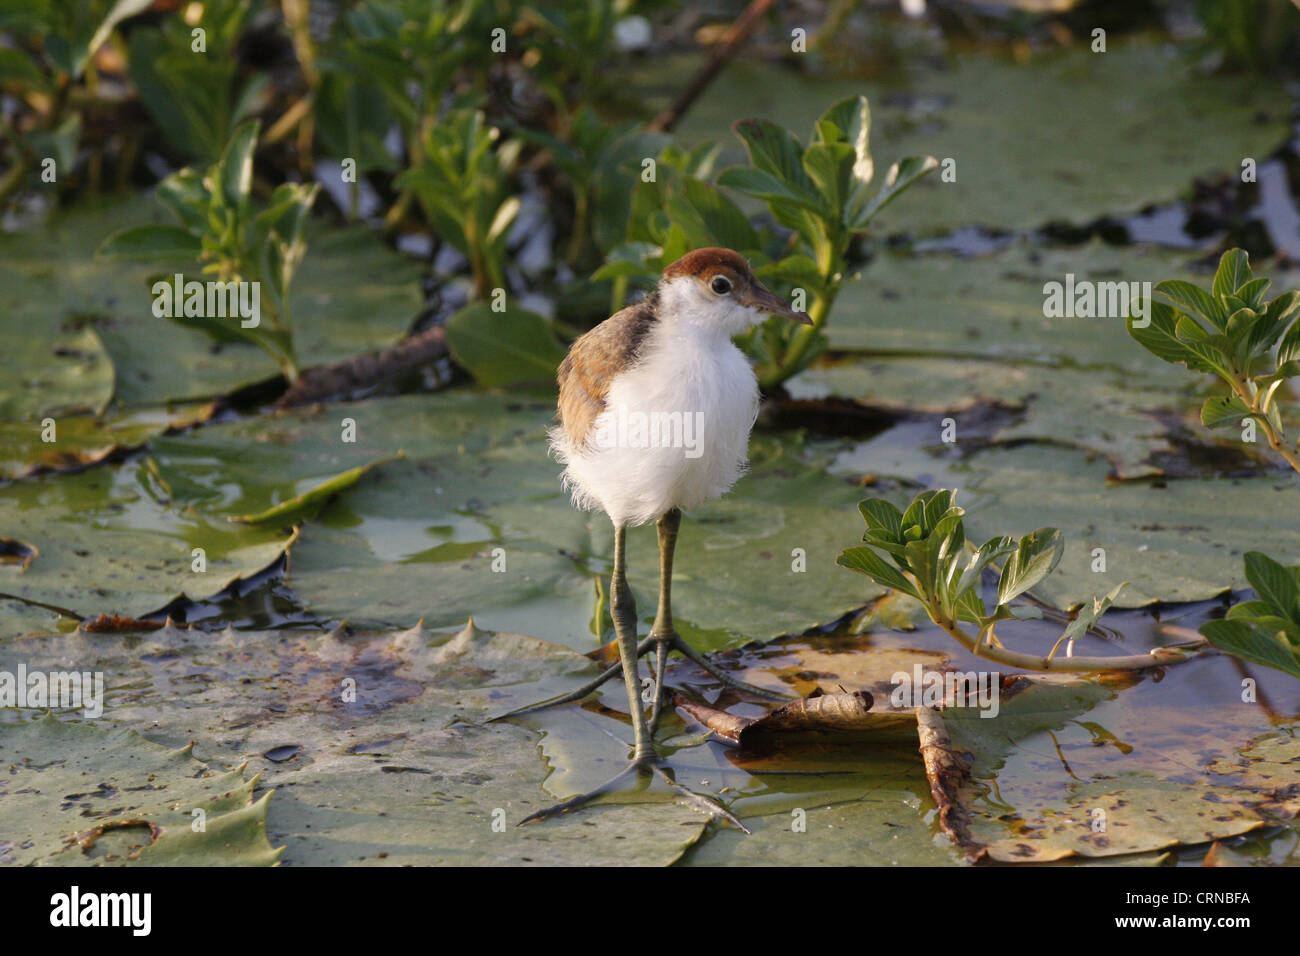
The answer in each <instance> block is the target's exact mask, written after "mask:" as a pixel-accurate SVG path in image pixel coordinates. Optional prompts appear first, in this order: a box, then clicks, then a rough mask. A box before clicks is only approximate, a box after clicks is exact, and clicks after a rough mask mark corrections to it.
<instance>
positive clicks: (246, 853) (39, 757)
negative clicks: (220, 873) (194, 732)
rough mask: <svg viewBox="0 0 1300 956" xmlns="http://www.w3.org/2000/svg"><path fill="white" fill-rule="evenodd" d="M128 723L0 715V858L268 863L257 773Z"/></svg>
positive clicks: (50, 862) (271, 860) (47, 862)
mask: <svg viewBox="0 0 1300 956" xmlns="http://www.w3.org/2000/svg"><path fill="white" fill-rule="evenodd" d="M192 750H193V744H189V745H186V746H183V747H180V748H179V749H176V750H171V749H168V748H166V747H161V746H159V745H158V744H156V743H153V742H152V741H150V740H148V739H146V738H144V737H142V736H140V734H138V733H136V732H135V731H134V730H131V729H129V728H128V729H119V730H109V729H106V728H102V727H101V726H99V725H97V724H95V723H91V722H83V723H70V722H64V721H61V720H59V719H58V718H56V717H55V716H54V715H53V714H48V715H46V716H45V717H44V718H42V719H40V720H31V721H28V722H26V723H15V722H12V721H9V722H0V763H3V764H4V765H5V766H7V767H8V768H9V769H8V772H7V773H5V774H4V776H3V778H0V813H3V814H4V819H5V839H4V840H3V841H0V863H16V864H35V865H39V866H86V865H100V866H104V865H108V866H126V865H136V866H272V865H274V864H275V863H276V861H277V860H278V859H279V857H280V853H281V852H282V850H283V847H281V848H280V849H279V850H276V849H272V847H271V844H270V843H269V842H268V841H267V838H266V812H267V803H268V800H269V798H270V794H269V793H268V794H266V795H264V796H262V797H261V798H260V799H256V800H255V799H254V798H253V788H254V787H255V786H256V785H257V782H258V778H257V777H256V776H254V777H252V778H250V779H248V780H245V779H244V771H243V767H242V766H240V767H237V768H236V769H234V770H231V771H229V772H226V773H221V772H218V771H214V770H213V769H212V768H211V767H209V766H207V765H206V764H204V763H202V762H201V761H198V760H195V759H194V756H193V754H192V753H191V751H192Z"/></svg>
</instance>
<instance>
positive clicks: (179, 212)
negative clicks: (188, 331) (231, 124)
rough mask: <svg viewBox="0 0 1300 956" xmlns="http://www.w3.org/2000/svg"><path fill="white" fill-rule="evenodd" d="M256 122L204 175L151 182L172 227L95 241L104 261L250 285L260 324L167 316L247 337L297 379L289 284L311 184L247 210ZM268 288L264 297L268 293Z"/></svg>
mask: <svg viewBox="0 0 1300 956" xmlns="http://www.w3.org/2000/svg"><path fill="white" fill-rule="evenodd" d="M258 131H259V124H258V122H257V121H256V120H250V121H248V122H246V123H244V124H242V125H241V126H239V128H238V129H236V130H235V132H234V135H233V136H231V138H230V142H229V143H228V144H226V148H225V150H224V151H223V152H222V154H221V158H220V159H218V160H217V162H216V163H214V164H212V165H211V166H210V167H208V169H207V170H206V171H204V172H199V171H197V170H195V169H191V168H186V169H182V170H180V171H178V172H176V173H173V174H172V175H171V176H168V177H167V178H166V179H165V180H163V181H162V182H161V183H159V185H158V191H157V197H158V199H159V201H160V202H162V203H163V205H165V206H167V207H168V209H170V210H171V212H172V213H173V214H174V215H175V216H176V218H177V220H178V221H179V225H175V226H169V225H148V226H135V227H132V228H129V229H123V230H119V231H118V232H115V233H113V234H112V235H111V236H109V237H108V238H107V239H105V240H104V242H103V243H102V244H101V245H100V247H99V250H98V253H97V254H98V255H99V256H100V257H101V258H104V259H125V260H144V261H149V262H155V261H158V260H160V259H164V260H165V259H171V260H175V261H177V262H178V263H197V264H200V265H201V271H202V273H203V274H205V275H207V276H212V277H215V279H216V280H217V281H220V282H223V283H227V282H249V283H252V282H257V283H259V285H258V289H259V293H260V298H259V307H260V314H261V321H260V323H259V324H258V325H257V326H255V327H251V328H245V327H244V326H243V323H242V322H241V321H240V320H239V319H238V318H237V317H235V318H220V317H216V316H206V315H205V316H199V317H194V316H189V317H186V316H184V315H183V314H182V313H181V310H180V309H175V310H173V312H172V314H171V318H172V320H173V321H175V322H178V323H179V324H181V325H185V326H188V327H191V328H198V329H200V330H201V331H203V332H205V333H207V334H208V335H210V336H211V337H212V338H213V339H215V340H216V341H221V342H247V343H250V344H253V345H256V346H258V347H259V348H261V349H263V350H265V351H266V352H267V353H268V354H269V355H270V356H271V357H272V358H273V359H275V361H276V362H277V364H279V366H280V368H281V370H282V371H283V373H284V375H285V377H286V378H287V379H288V380H289V381H290V382H291V383H292V382H294V381H296V380H297V378H298V373H299V368H298V362H297V358H296V357H295V353H294V347H293V323H292V317H291V314H290V308H289V301H290V289H291V286H292V283H293V276H294V272H295V271H296V270H297V268H298V265H299V263H300V262H301V261H302V258H303V256H304V255H305V253H306V249H307V244H306V240H305V239H304V236H303V231H304V228H305V226H306V224H307V219H308V216H309V214H310V212H311V207H312V204H313V203H314V202H315V201H316V195H317V193H318V191H319V189H320V187H319V186H318V185H310V186H307V185H301V184H298V183H282V184H281V185H280V186H278V187H277V188H276V189H275V191H274V192H273V193H272V194H271V198H270V201H269V202H268V203H267V205H266V206H265V208H262V209H260V210H258V209H255V208H254V204H253V199H252V188H253V153H254V151H255V150H256V148H257V138H258ZM268 293H269V294H268Z"/></svg>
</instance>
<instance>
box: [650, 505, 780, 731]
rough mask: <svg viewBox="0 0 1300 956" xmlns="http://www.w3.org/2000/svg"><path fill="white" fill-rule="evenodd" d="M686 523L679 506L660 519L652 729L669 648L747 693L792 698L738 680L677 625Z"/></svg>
mask: <svg viewBox="0 0 1300 956" xmlns="http://www.w3.org/2000/svg"><path fill="white" fill-rule="evenodd" d="M681 525H682V513H681V510H680V509H678V508H673V509H672V510H670V511H666V512H664V515H663V517H661V518H660V519H659V524H658V528H659V609H658V610H657V611H656V612H655V622H654V626H653V627H651V628H650V640H651V641H653V642H654V645H655V686H654V706H653V709H652V710H651V712H650V727H651V731H652V732H653V729H654V728H655V727H656V726H658V723H659V712H660V708H661V706H662V703H663V679H664V665H665V663H666V661H667V658H668V652H669V651H679V652H681V654H682V655H684V656H685V657H687V658H688V659H689V660H690V661H691V662H692V663H693V664H695V665H696V666H697V667H700V668H703V669H704V670H706V671H708V672H709V673H710V674H711V675H713V677H715V678H716V679H717V680H719V681H721V682H722V683H723V684H725V685H726V686H728V687H734V688H735V689H736V690H740V691H744V692H745V693H747V694H756V695H758V696H759V697H766V698H768V699H769V700H781V701H785V700H789V699H790V698H789V697H787V696H785V695H784V694H778V693H776V692H775V691H770V690H765V689H764V688H762V687H754V686H752V685H750V684H746V683H745V682H744V681H739V680H736V678H734V677H732V676H731V675H729V674H728V673H726V671H723V670H721V669H720V668H718V667H717V666H716V665H714V664H713V663H712V662H710V661H709V660H707V659H706V658H705V657H703V656H702V655H701V654H699V653H697V652H696V651H695V648H693V647H691V646H690V645H689V644H687V643H686V641H684V640H683V639H682V637H681V635H680V634H678V633H677V631H676V629H675V628H674V627H673V604H672V590H673V553H674V552H675V550H676V548H677V532H678V529H679V528H681Z"/></svg>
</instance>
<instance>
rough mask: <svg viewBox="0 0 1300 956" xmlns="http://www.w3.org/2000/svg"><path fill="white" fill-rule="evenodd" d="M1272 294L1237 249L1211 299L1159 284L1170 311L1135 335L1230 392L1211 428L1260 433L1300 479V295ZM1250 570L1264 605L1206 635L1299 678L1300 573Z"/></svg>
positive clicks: (1209, 418)
mask: <svg viewBox="0 0 1300 956" xmlns="http://www.w3.org/2000/svg"><path fill="white" fill-rule="evenodd" d="M1268 287H1269V280H1268V279H1265V278H1262V277H1261V278H1256V277H1255V276H1254V274H1253V273H1252V272H1251V268H1250V259H1249V257H1248V256H1247V255H1246V253H1245V252H1244V251H1243V250H1241V249H1229V250H1228V251H1227V252H1225V253H1224V254H1223V257H1222V258H1221V259H1220V260H1219V268H1218V270H1217V271H1216V272H1215V274H1214V281H1213V282H1212V283H1211V286H1210V291H1209V292H1206V291H1205V290H1204V289H1202V288H1199V287H1198V286H1195V285H1193V284H1192V283H1190V282H1182V281H1178V280H1168V281H1165V282H1161V283H1159V284H1158V285H1157V286H1156V291H1157V292H1159V293H1160V294H1161V295H1163V296H1164V297H1165V298H1166V299H1168V300H1169V302H1170V303H1172V304H1168V305H1167V304H1165V303H1162V302H1153V303H1152V304H1151V312H1150V322H1149V323H1146V324H1139V323H1138V322H1137V321H1135V319H1134V318H1133V317H1132V316H1130V317H1129V320H1128V330H1129V334H1130V335H1131V336H1133V338H1134V339H1136V340H1137V341H1138V343H1139V344H1141V345H1142V346H1143V347H1144V348H1145V349H1147V350H1148V351H1149V352H1151V353H1153V354H1155V355H1157V356H1159V357H1160V358H1162V359H1164V360H1165V361H1166V362H1175V363H1181V364H1183V365H1186V366H1187V367H1188V368H1189V369H1191V370H1192V371H1196V372H1205V373H1208V374H1211V375H1215V376H1217V377H1218V378H1219V379H1220V380H1221V381H1222V382H1223V383H1224V384H1225V385H1226V386H1227V394H1220V395H1214V396H1212V397H1210V398H1207V399H1206V400H1205V403H1204V404H1203V405H1202V406H1201V423H1202V424H1203V425H1205V427H1207V428H1226V427H1232V426H1239V425H1240V426H1252V427H1257V428H1258V429H1259V430H1260V431H1262V432H1263V433H1264V437H1265V438H1266V439H1267V441H1268V444H1269V447H1270V448H1272V449H1273V451H1275V452H1276V453H1277V454H1278V455H1279V456H1280V457H1281V458H1282V459H1283V460H1284V461H1286V463H1287V464H1289V465H1290V466H1291V467H1292V468H1293V469H1294V470H1295V471H1296V472H1297V473H1300V453H1298V449H1297V445H1296V443H1295V441H1294V440H1293V439H1291V438H1288V437H1287V434H1286V428H1285V425H1284V422H1283V420H1282V409H1281V405H1280V402H1279V392H1280V390H1281V387H1282V385H1283V384H1284V383H1285V382H1287V380H1289V379H1293V378H1295V377H1297V376H1300V292H1298V291H1295V290H1291V291H1289V292H1284V293H1282V294H1281V295H1279V296H1278V297H1277V298H1275V299H1272V300H1271V301H1266V300H1265V298H1264V293H1265V292H1266V291H1267V289H1268ZM1245 561H1246V579H1247V580H1248V581H1249V582H1250V584H1251V587H1253V588H1254V589H1255V593H1256V595H1257V597H1258V599H1257V600H1254V601H1246V602H1243V603H1241V604H1237V605H1235V606H1233V607H1232V608H1231V609H1230V610H1229V612H1228V615H1227V617H1226V618H1224V619H1223V620H1220V621H1209V622H1207V623H1206V624H1203V625H1202V626H1201V628H1200V631H1201V633H1202V634H1203V635H1205V637H1206V638H1207V639H1208V640H1209V641H1210V643H1211V644H1213V645H1214V646H1215V647H1217V648H1219V649H1220V650H1223V651H1227V652H1228V653H1230V654H1235V655H1237V656H1238V657H1241V658H1244V659H1245V660H1249V661H1254V662H1255V663H1257V664H1264V665H1266V666H1268V667H1274V668H1277V669H1278V670H1282V671H1285V672H1286V673H1288V674H1291V675H1292V676H1295V677H1300V658H1298V657H1297V654H1296V648H1297V646H1300V627H1297V624H1296V622H1297V620H1300V608H1297V606H1296V597H1295V596H1296V586H1295V580H1296V576H1297V574H1300V569H1298V568H1295V567H1291V568H1287V567H1284V566H1282V565H1281V564H1279V563H1277V562H1276V561H1274V560H1273V559H1272V558H1269V557H1268V556H1266V555H1263V554H1260V553H1259V552H1258V551H1252V552H1250V553H1248V554H1247V555H1246V559H1245Z"/></svg>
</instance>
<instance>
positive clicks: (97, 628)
mask: <svg viewBox="0 0 1300 956" xmlns="http://www.w3.org/2000/svg"><path fill="white" fill-rule="evenodd" d="M166 624H167V622H166V621H141V620H138V619H137V618H134V617H121V616H120V615H117V614H101V615H99V617H97V618H95V619H94V620H93V621H83V622H82V625H81V627H82V630H84V631H89V632H90V633H92V634H113V633H117V632H119V631H156V630H158V629H160V628H162V627H164V626H166Z"/></svg>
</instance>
